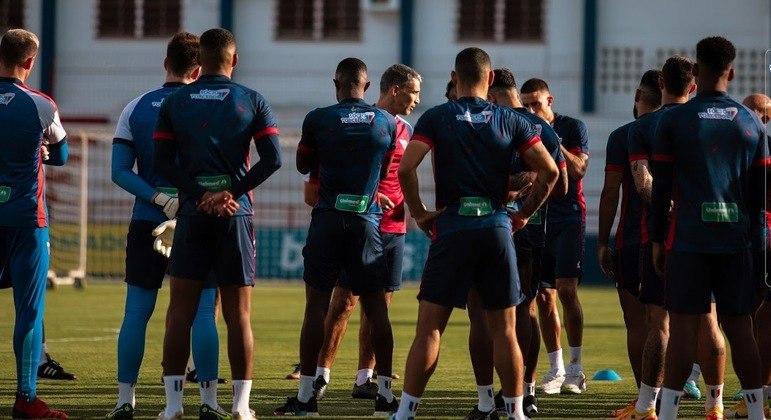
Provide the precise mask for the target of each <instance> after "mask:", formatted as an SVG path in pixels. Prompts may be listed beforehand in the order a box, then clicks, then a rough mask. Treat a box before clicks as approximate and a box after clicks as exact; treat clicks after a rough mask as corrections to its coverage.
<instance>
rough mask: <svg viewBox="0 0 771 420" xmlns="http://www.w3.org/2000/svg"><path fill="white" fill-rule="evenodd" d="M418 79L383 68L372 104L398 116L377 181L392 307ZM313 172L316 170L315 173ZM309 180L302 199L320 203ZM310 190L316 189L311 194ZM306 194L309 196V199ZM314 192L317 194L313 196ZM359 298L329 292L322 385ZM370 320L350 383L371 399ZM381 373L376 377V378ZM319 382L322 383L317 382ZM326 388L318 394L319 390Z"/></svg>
mask: <svg viewBox="0 0 771 420" xmlns="http://www.w3.org/2000/svg"><path fill="white" fill-rule="evenodd" d="M422 80H423V79H422V77H421V76H420V74H418V72H416V71H415V70H414V69H412V68H410V67H408V66H405V65H403V64H394V65H392V66H390V67H389V68H387V69H386V70H385V72H384V73H383V75H382V76H381V78H380V97H379V98H378V101H377V103H376V104H375V106H376V107H378V108H380V109H383V110H386V111H388V113H390V114H391V115H393V116H395V120H396V143H395V149H394V152H393V156H392V159H391V165H390V167H389V168H388V174H387V175H386V177H385V178H383V179H382V180H381V181H380V183H379V184H378V199H379V201H380V206H381V208H382V209H383V216H382V218H381V219H380V234H381V237H382V241H383V252H384V257H385V262H386V267H385V268H386V272H387V281H386V286H385V290H386V292H385V297H386V304H387V305H389V306H390V304H391V298H392V296H393V292H394V291H396V290H399V289H400V288H401V284H402V259H403V256H404V246H405V234H406V233H407V222H406V219H405V211H404V195H403V194H402V190H401V186H400V185H399V178H398V176H397V174H396V170H397V169H398V168H399V162H400V161H401V158H402V155H403V154H404V148H405V146H406V145H407V142H409V140H410V138H411V137H412V126H411V125H410V124H409V123H408V122H407V121H405V120H404V119H403V118H401V117H400V115H409V114H410V113H412V111H413V110H414V109H415V107H416V106H417V105H418V103H420V83H421V81H422ZM314 172H315V171H314ZM309 181H310V182H308V183H306V186H305V195H306V202H309V203H308V204H310V203H313V206H315V205H316V204H318V185H319V180H318V174H315V173H312V175H311V177H310V179H309ZM308 190H315V191H314V192H315V194H313V193H312V192H309V191H308ZM308 195H312V196H311V197H310V198H308ZM313 195H315V196H313ZM358 300H359V299H358V296H355V295H353V294H352V292H351V290H350V289H348V288H345V287H336V288H335V289H334V291H333V293H332V302H331V303H330V306H329V310H328V312H327V316H326V320H325V325H324V330H325V337H324V343H323V344H322V347H321V351H320V353H319V360H318V363H317V367H316V377H317V381H318V377H319V376H322V378H323V379H324V382H325V383H328V382H329V374H330V372H329V370H330V369H331V367H332V363H334V359H335V356H336V354H337V350H338V347H339V345H340V342H341V341H342V339H343V335H344V334H345V329H346V326H347V323H348V318H349V317H350V315H351V313H352V311H353V308H354V305H355V304H356V303H357V302H358ZM370 336H371V332H370V323H369V320H368V319H367V315H366V314H365V313H364V312H362V314H361V325H360V328H359V370H358V372H357V373H356V380H355V383H354V385H353V390H352V392H351V396H352V397H353V398H362V399H375V398H376V397H377V392H378V388H379V384H380V382H382V380H381V379H378V383H374V382H372V381H371V379H372V375H373V372H374V369H375V354H374V352H373V349H372V345H371V343H370ZM379 376H380V375H378V377H379ZM319 383H321V382H320V381H319ZM324 392H325V389H322V390H321V391H320V392H319V395H321V394H323V393H324Z"/></svg>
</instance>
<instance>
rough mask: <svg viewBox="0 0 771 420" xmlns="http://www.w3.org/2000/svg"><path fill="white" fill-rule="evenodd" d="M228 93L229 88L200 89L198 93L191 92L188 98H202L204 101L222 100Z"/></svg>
mask: <svg viewBox="0 0 771 420" xmlns="http://www.w3.org/2000/svg"><path fill="white" fill-rule="evenodd" d="M229 94H230V89H217V90H211V89H201V90H200V91H199V92H198V93H191V94H190V99H203V100H206V101H222V100H225V98H227V96H228V95H229Z"/></svg>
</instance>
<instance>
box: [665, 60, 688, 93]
mask: <svg viewBox="0 0 771 420" xmlns="http://www.w3.org/2000/svg"><path fill="white" fill-rule="evenodd" d="M661 78H662V79H663V80H664V88H665V89H666V90H667V92H669V93H671V94H673V95H678V96H682V95H685V94H686V93H688V88H689V87H690V86H691V85H692V84H693V79H694V77H693V62H692V61H691V60H689V59H688V58H686V57H683V56H681V55H673V56H672V57H669V58H668V59H667V61H666V62H665V63H664V66H663V67H662V68H661Z"/></svg>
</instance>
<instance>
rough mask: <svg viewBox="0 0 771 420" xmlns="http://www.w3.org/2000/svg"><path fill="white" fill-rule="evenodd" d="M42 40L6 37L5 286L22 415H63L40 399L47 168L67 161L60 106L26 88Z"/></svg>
mask: <svg viewBox="0 0 771 420" xmlns="http://www.w3.org/2000/svg"><path fill="white" fill-rule="evenodd" d="M39 46H40V42H39V41H38V38H37V36H36V35H35V34H33V33H32V32H28V31H25V30H23V29H11V30H8V31H7V32H5V33H4V34H3V37H2V39H0V126H2V127H3V129H2V130H0V167H2V168H3V169H2V171H0V284H3V285H8V286H10V287H12V288H13V301H14V306H15V314H16V321H15V323H14V331H13V351H14V355H15V357H16V402H15V403H14V404H13V417H14V418H60V419H66V418H67V414H66V413H64V412H61V411H56V410H53V409H51V408H49V407H48V406H47V405H46V403H44V402H43V401H42V400H41V399H40V398H38V397H37V383H36V381H37V375H36V374H37V367H38V364H39V358H40V347H41V345H42V341H43V340H42V333H43V310H44V308H45V293H46V276H47V274H48V262H49V248H48V247H49V243H48V210H47V206H46V198H45V174H44V172H45V171H44V170H43V163H44V162H43V155H42V153H41V146H42V145H43V143H44V142H46V143H47V144H48V154H49V155H48V159H47V160H45V164H48V165H56V166H61V165H64V164H65V163H66V162H67V157H68V149H67V133H65V131H64V128H63V127H62V124H61V121H59V111H58V109H57V107H56V104H55V103H54V101H53V100H52V99H51V98H49V97H48V96H45V95H44V94H42V93H40V92H37V91H35V90H32V89H30V88H29V87H27V86H26V85H25V84H24V81H25V80H27V77H28V76H29V74H30V72H31V71H32V67H33V66H34V64H35V58H36V57H37V52H38V48H39Z"/></svg>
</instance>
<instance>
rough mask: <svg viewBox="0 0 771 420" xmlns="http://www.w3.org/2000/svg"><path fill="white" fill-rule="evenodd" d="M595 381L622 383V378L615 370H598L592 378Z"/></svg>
mask: <svg viewBox="0 0 771 420" xmlns="http://www.w3.org/2000/svg"><path fill="white" fill-rule="evenodd" d="M592 379H593V380H595V381H620V380H621V376H620V375H619V374H618V373H616V371H615V370H613V369H602V370H598V371H597V373H595V374H594V376H593V377H592Z"/></svg>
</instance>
